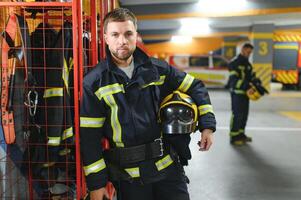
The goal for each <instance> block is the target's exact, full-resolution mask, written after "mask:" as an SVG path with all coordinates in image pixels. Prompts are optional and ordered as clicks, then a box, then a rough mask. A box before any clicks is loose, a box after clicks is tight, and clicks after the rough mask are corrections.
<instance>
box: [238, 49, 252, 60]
mask: <svg viewBox="0 0 301 200" xmlns="http://www.w3.org/2000/svg"><path fill="white" fill-rule="evenodd" d="M252 51H253V49H252V48H243V49H242V50H241V54H242V55H243V56H244V57H246V58H249V57H250V55H251V53H252Z"/></svg>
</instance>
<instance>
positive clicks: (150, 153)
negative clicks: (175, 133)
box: [104, 138, 164, 166]
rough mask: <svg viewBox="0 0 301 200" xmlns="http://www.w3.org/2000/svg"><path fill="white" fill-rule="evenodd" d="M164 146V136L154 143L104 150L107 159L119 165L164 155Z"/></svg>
mask: <svg viewBox="0 0 301 200" xmlns="http://www.w3.org/2000/svg"><path fill="white" fill-rule="evenodd" d="M163 153H164V148H163V141H162V138H159V139H156V140H154V142H152V143H148V144H142V145H138V146H133V147H124V148H113V149H109V150H106V151H105V152H104V157H105V159H106V161H108V162H111V163H112V164H117V165H118V166H126V165H131V164H135V163H138V162H141V161H145V160H150V159H153V158H158V157H161V156H163Z"/></svg>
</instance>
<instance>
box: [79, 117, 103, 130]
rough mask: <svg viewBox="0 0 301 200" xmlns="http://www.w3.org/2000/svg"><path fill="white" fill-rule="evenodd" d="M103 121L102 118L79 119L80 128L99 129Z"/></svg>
mask: <svg viewBox="0 0 301 200" xmlns="http://www.w3.org/2000/svg"><path fill="white" fill-rule="evenodd" d="M105 120H106V118H104V117H80V127H85V128H101V127H102V126H103V124H104V122H105Z"/></svg>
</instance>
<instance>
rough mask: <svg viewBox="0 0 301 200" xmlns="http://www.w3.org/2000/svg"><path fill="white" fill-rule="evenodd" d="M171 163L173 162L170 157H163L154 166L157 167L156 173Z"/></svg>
mask: <svg viewBox="0 0 301 200" xmlns="http://www.w3.org/2000/svg"><path fill="white" fill-rule="evenodd" d="M172 163H173V160H172V159H171V157H170V155H167V156H165V157H164V158H162V159H161V160H159V161H157V162H156V163H155V164H156V166H157V169H158V171H161V170H162V169H165V168H166V167H168V166H169V165H171V164H172Z"/></svg>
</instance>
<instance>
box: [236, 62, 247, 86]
mask: <svg viewBox="0 0 301 200" xmlns="http://www.w3.org/2000/svg"><path fill="white" fill-rule="evenodd" d="M238 68H239V69H240V71H241V78H240V80H238V81H237V83H236V88H240V87H241V85H242V83H243V80H244V79H245V71H244V69H245V66H243V65H239V66H238Z"/></svg>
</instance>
